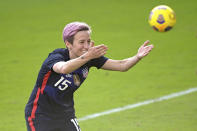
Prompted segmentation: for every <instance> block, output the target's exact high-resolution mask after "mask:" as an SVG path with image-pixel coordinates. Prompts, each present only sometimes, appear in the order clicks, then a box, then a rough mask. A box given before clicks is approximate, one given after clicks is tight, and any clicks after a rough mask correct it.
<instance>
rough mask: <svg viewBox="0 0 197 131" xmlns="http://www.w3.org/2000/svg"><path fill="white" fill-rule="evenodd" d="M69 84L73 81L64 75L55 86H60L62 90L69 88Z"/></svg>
mask: <svg viewBox="0 0 197 131" xmlns="http://www.w3.org/2000/svg"><path fill="white" fill-rule="evenodd" d="M68 84H71V82H70V81H69V80H67V79H65V78H64V77H63V76H62V77H61V78H60V79H59V80H58V81H57V82H56V83H55V85H54V86H55V87H58V88H59V89H60V90H61V91H63V90H66V88H68Z"/></svg>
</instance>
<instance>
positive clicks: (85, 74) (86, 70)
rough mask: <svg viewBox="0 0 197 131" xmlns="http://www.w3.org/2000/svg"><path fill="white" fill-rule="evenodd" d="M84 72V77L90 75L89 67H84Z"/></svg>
mask: <svg viewBox="0 0 197 131" xmlns="http://www.w3.org/2000/svg"><path fill="white" fill-rule="evenodd" d="M82 73H83V77H84V78H86V77H87V76H88V68H84V69H83V70H82Z"/></svg>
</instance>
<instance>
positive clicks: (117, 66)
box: [101, 40, 153, 72]
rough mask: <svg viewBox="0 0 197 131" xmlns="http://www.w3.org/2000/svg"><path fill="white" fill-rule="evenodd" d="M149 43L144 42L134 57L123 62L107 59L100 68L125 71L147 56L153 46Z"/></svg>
mask: <svg viewBox="0 0 197 131" xmlns="http://www.w3.org/2000/svg"><path fill="white" fill-rule="evenodd" d="M148 43H149V41H148V40H147V41H145V42H144V44H143V45H142V46H141V47H140V48H139V49H138V52H137V54H136V55H135V56H133V57H130V58H127V59H123V60H112V59H109V60H107V61H106V63H105V64H104V65H103V66H102V67H101V68H102V69H104V70H113V71H122V72H123V71H127V70H129V69H130V68H131V67H133V66H134V65H135V64H137V63H138V61H140V60H141V59H142V58H143V57H145V56H147V55H148V54H149V53H150V51H151V50H152V48H153V45H148Z"/></svg>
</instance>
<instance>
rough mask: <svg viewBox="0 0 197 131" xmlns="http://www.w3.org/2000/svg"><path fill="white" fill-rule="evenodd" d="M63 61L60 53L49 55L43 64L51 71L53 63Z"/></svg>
mask: <svg viewBox="0 0 197 131" xmlns="http://www.w3.org/2000/svg"><path fill="white" fill-rule="evenodd" d="M60 61H64V56H63V55H62V54H60V53H57V52H56V53H50V54H49V56H48V58H47V59H46V60H45V62H44V64H45V65H46V66H47V67H48V68H49V69H50V70H52V67H53V65H54V64H55V63H57V62H60Z"/></svg>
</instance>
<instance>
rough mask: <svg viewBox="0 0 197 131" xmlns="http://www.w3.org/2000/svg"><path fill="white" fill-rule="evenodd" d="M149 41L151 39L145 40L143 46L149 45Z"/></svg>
mask: <svg viewBox="0 0 197 131" xmlns="http://www.w3.org/2000/svg"><path fill="white" fill-rule="evenodd" d="M148 43H150V41H149V40H147V41H145V42H144V44H143V45H142V46H147V45H148Z"/></svg>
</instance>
